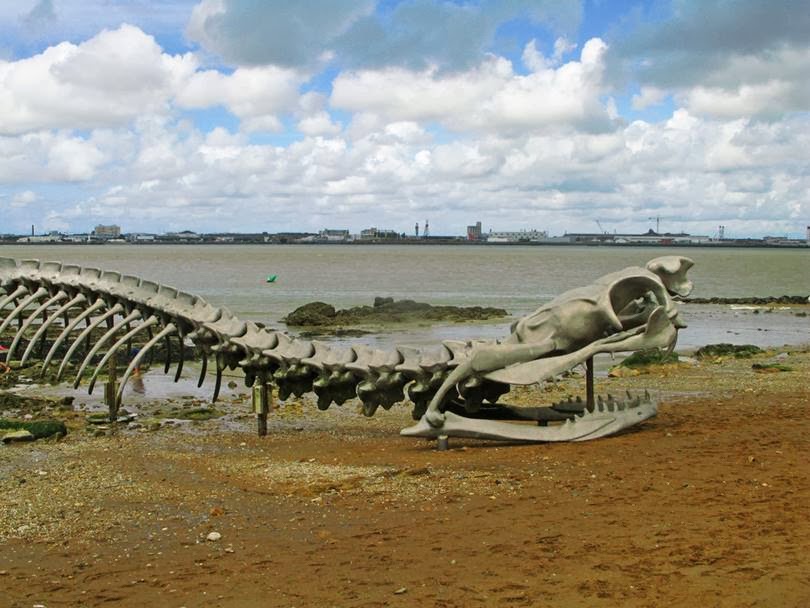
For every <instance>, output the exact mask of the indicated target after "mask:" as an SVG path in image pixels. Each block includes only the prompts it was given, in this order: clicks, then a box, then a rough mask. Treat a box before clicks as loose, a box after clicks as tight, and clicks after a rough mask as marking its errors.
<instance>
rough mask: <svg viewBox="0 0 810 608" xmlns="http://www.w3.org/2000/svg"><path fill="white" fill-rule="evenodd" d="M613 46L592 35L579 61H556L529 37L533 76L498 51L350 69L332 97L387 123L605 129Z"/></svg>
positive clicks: (467, 127)
mask: <svg viewBox="0 0 810 608" xmlns="http://www.w3.org/2000/svg"><path fill="white" fill-rule="evenodd" d="M606 48H607V47H606V45H605V44H604V42H602V41H601V40H600V39H598V38H594V39H591V40H589V41H588V42H587V43H586V44H585V45H584V46H583V48H582V52H581V55H580V58H579V61H569V62H568V63H565V64H563V65H561V66H559V67H557V68H554V67H551V65H550V62H547V61H545V60H544V58H542V56H541V55H540V54H539V53H538V52H537V50H536V48H535V46H534V44H530V45H529V47H527V49H528V51H527V53H526V54H528V55H530V56H531V57H532V59H531V60H530V63H531V65H532V66H533V69H534V71H533V72H532V73H530V74H527V75H520V74H517V73H515V72H514V70H513V68H512V65H511V63H510V62H509V61H507V60H506V59H503V58H497V57H493V58H490V59H489V60H487V61H485V62H483V63H482V64H481V65H479V66H477V67H476V68H474V69H472V70H470V71H467V72H461V73H454V74H445V73H440V72H439V71H438V70H436V69H428V70H423V71H418V72H415V71H411V70H406V69H403V68H387V69H384V70H364V71H359V72H345V73H342V74H340V75H339V76H338V77H337V78H336V79H335V81H334V83H333V93H332V98H331V102H332V105H333V106H335V107H337V108H339V109H343V110H348V111H351V112H359V113H364V114H372V115H378V116H380V117H382V118H383V120H384V121H386V122H393V121H399V120H406V121H427V122H438V123H441V124H442V125H444V126H445V127H447V128H449V129H452V130H456V131H464V130H475V131H499V130H506V131H508V130H518V129H519V130H523V129H543V128H554V129H565V128H566V127H570V126H577V127H579V128H584V129H588V130H604V129H606V128H609V127H610V122H611V121H610V117H609V116H608V109H607V107H606V106H605V104H603V102H602V101H601V99H600V98H601V95H602V93H603V88H602V72H603V62H602V58H603V56H604V53H605V51H606Z"/></svg>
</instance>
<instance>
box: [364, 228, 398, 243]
mask: <svg viewBox="0 0 810 608" xmlns="http://www.w3.org/2000/svg"><path fill="white" fill-rule="evenodd" d="M398 238H400V234H399V232H397V231H396V230H384V229H382V228H366V229H365V230H361V231H360V240H361V241H382V240H385V241H388V240H394V239H398Z"/></svg>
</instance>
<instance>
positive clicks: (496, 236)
mask: <svg viewBox="0 0 810 608" xmlns="http://www.w3.org/2000/svg"><path fill="white" fill-rule="evenodd" d="M547 238H548V232H546V231H545V230H520V231H518V232H509V231H500V232H493V231H492V230H490V231H489V234H488V235H487V243H537V242H539V241H544V240H546V239H547Z"/></svg>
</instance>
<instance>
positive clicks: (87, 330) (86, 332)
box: [56, 304, 124, 382]
mask: <svg viewBox="0 0 810 608" xmlns="http://www.w3.org/2000/svg"><path fill="white" fill-rule="evenodd" d="M123 310H124V307H123V306H122V305H121V304H115V305H114V306H113V307H112V308H110V309H109V310H108V311H107V312H105V313H104V314H103V315H101V316H100V317H98V318H97V319H96V320H95V321H92V322H89V323H88V324H87V327H85V328H84V330H82V333H80V334H79V337H78V338H76V341H75V342H73V344H71V345H70V348H69V349H68V351H67V353H65V356H64V358H63V359H62V364H61V365H60V366H59V371H58V372H56V381H57V382H59V380H61V379H62V374H64V373H65V366H66V365H67V362H68V361H69V360H70V356H71V355H72V354H73V353H74V352H76V349H77V348H79V345H80V344H81V343H82V342H83V341H84V339H85V338H86V337H87V336H89V335H90V333H91V332H92V331H93V330H94V329H95V328H96V327H97V326H99V325H101V324H102V323H104V321H106V320H107V319H109V318H110V317H112V316H114V315H116V314H118V313H119V312H121V311H123ZM87 320H88V321H90V318H89V317H88V318H87Z"/></svg>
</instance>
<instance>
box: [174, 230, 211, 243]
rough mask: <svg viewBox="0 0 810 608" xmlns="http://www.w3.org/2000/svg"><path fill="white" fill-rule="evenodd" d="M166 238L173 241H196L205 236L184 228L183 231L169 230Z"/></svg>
mask: <svg viewBox="0 0 810 608" xmlns="http://www.w3.org/2000/svg"><path fill="white" fill-rule="evenodd" d="M166 238H167V239H169V240H173V241H185V242H196V241H200V240H202V238H203V237H202V235H199V234H197V233H196V232H192V231H191V230H183V231H182V232H167V233H166Z"/></svg>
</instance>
